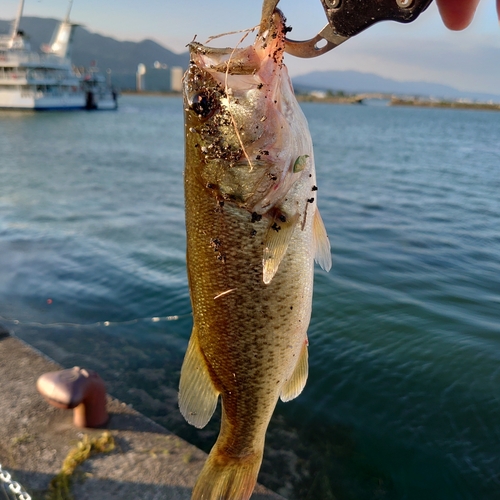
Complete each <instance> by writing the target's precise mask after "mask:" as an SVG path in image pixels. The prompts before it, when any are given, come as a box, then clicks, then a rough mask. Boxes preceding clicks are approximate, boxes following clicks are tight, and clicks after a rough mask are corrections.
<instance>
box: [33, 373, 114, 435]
mask: <svg viewBox="0 0 500 500" xmlns="http://www.w3.org/2000/svg"><path fill="white" fill-rule="evenodd" d="M36 387H37V389H38V392H39V393H40V394H41V395H42V396H43V397H44V398H45V399H46V400H47V402H49V403H50V404H51V405H52V406H55V407H56V408H62V409H65V410H71V409H74V411H73V423H74V424H75V426H76V427H101V426H103V425H104V424H105V423H106V422H107V421H108V418H109V416H108V412H107V410H106V386H105V385H104V381H103V380H102V378H101V377H100V376H99V375H98V374H97V373H96V372H95V371H93V370H87V369H85V368H80V367H78V366H75V367H74V368H70V369H68V370H60V371H57V372H48V373H44V374H43V375H41V376H40V377H39V378H38V380H37V383H36Z"/></svg>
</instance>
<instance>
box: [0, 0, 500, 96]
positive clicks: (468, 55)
mask: <svg viewBox="0 0 500 500" xmlns="http://www.w3.org/2000/svg"><path fill="white" fill-rule="evenodd" d="M18 4H19V0H0V19H13V18H14V17H15V15H16V12H17V7H18ZM68 4H69V2H68V0H25V7H24V15H26V16H38V17H51V18H62V17H64V15H65V13H66V11H67V8H68ZM279 7H280V9H281V10H282V11H283V12H284V14H285V16H286V17H287V21H288V25H290V26H292V28H293V31H292V33H291V34H290V38H293V39H296V40H304V39H309V38H312V37H313V36H315V35H316V34H317V33H318V32H319V31H320V30H321V29H322V28H323V27H324V26H325V24H326V17H325V14H324V11H323V8H322V6H321V2H320V0H281V1H280V3H279ZM260 10H261V2H255V1H248V0H247V1H244V2H243V1H238V0H204V1H202V0H183V1H179V0H74V3H73V7H72V11H71V19H72V21H74V22H78V23H80V24H83V25H84V26H85V27H86V29H88V30H89V31H92V32H97V33H100V34H102V35H106V36H112V37H114V38H118V39H120V40H132V41H140V40H143V39H145V38H150V39H153V40H155V41H156V42H158V43H160V44H161V45H163V46H165V47H167V48H168V49H170V50H173V51H174V52H183V51H184V50H186V49H185V46H186V44H187V43H189V42H190V41H191V40H192V39H193V37H194V35H197V40H198V41H200V42H205V40H206V39H207V38H208V37H210V36H212V35H217V34H221V33H226V32H229V31H236V30H245V29H247V28H251V27H253V26H255V25H257V24H258V23H259V20H260ZM241 36H242V35H241V34H240V35H238V36H237V37H234V36H233V37H227V38H222V39H220V40H216V41H215V42H214V43H213V45H219V46H228V45H234V43H235V42H238V41H239V40H240V38H241ZM253 38H254V36H253V35H249V36H248V38H247V39H246V40H245V42H244V44H249V43H251V42H253ZM285 63H286V64H287V66H288V68H289V71H290V74H291V75H292V76H295V75H299V74H304V73H308V72H310V71H313V70H330V69H334V70H355V71H361V72H365V73H375V74H377V75H380V76H383V77H386V78H392V79H395V80H399V81H427V82H433V83H442V84H445V85H451V86H453V87H455V88H457V89H459V90H464V91H472V92H487V93H493V94H500V27H499V24H498V20H497V16H496V11H495V1H494V0H481V3H480V5H479V9H478V11H477V13H476V16H475V18H474V20H473V22H472V24H471V26H469V27H468V28H467V29H465V30H464V31H461V32H452V31H449V30H448V29H447V28H445V27H444V25H443V23H442V21H441V18H440V17H439V14H438V12H437V8H436V6H435V4H432V5H431V6H430V7H429V9H428V10H427V11H426V12H424V13H423V14H421V16H420V17H419V18H418V19H417V20H416V21H415V22H413V23H411V24H406V25H403V24H398V23H395V22H382V23H379V24H377V25H375V26H372V27H371V28H369V29H367V30H366V31H365V32H363V33H361V34H360V35H357V36H356V37H353V38H351V39H350V40H348V41H347V42H345V43H344V44H342V45H341V46H339V47H337V48H336V49H334V50H332V51H330V52H328V53H327V54H325V55H323V56H321V57H318V58H314V59H307V60H304V59H299V58H296V57H293V56H287V57H286V58H285Z"/></svg>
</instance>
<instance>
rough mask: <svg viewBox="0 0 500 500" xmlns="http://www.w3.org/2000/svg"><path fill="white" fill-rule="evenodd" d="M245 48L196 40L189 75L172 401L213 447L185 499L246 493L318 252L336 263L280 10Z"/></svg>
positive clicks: (300, 338)
mask: <svg viewBox="0 0 500 500" xmlns="http://www.w3.org/2000/svg"><path fill="white" fill-rule="evenodd" d="M268 22H269V25H268V26H267V27H262V26H261V30H260V32H259V34H258V35H257V38H256V41H255V43H254V44H253V45H252V46H250V47H246V48H241V49H214V48H208V47H205V46H203V45H200V44H198V43H191V44H190V55H191V63H190V66H189V69H188V71H187V73H186V75H185V77H184V108H185V135H186V165H185V177H184V182H185V201H186V231H187V265H188V278H189V286H190V293H191V302H192V307H193V317H194V324H193V331H192V334H191V338H190V341H189V345H188V348H187V352H186V356H185V359H184V363H183V366H182V371H181V378H180V388H179V406H180V410H181V412H182V414H183V415H184V417H185V418H186V420H187V421H188V422H189V423H191V424H193V425H195V426H196V427H199V428H201V427H203V426H205V425H206V424H207V422H208V421H209V420H210V418H211V416H212V414H213V412H214V410H215V408H216V405H217V401H218V398H219V395H220V397H221V400H222V423H221V430H220V434H219V437H218V438H217V441H216V443H215V445H214V447H213V448H212V451H211V452H210V454H209V457H208V459H207V462H206V464H205V466H204V468H203V470H202V472H201V474H200V476H199V478H198V480H197V483H196V485H195V488H194V490H193V495H192V498H193V499H196V500H198V499H205V500H215V499H218V500H219V499H227V500H245V499H248V498H250V496H251V494H252V491H253V489H254V486H255V483H256V480H257V474H258V471H259V469H260V465H261V462H262V454H263V449H264V439H265V433H266V429H267V426H268V424H269V421H270V419H271V416H272V413H273V411H274V408H275V406H276V403H277V401H278V398H281V399H282V400H283V401H289V400H291V399H293V398H295V397H296V396H298V395H299V394H300V392H301V391H302V389H303V387H304V385H305V383H306V379H307V373H308V362H307V327H308V325H309V320H310V316H311V302H312V291H313V264H314V258H315V257H316V259H317V260H318V262H319V263H320V265H322V267H323V268H325V269H327V270H328V269H329V268H330V266H331V254H330V244H329V242H328V238H327V235H326V231H325V228H324V225H323V223H322V221H321V218H320V215H319V212H318V209H317V187H316V177H315V170H314V161H313V151H312V141H311V137H310V134H309V130H308V126H307V122H306V119H305V117H304V115H303V113H302V111H301V109H300V107H299V104H298V103H297V101H296V99H295V96H294V94H293V89H292V86H291V82H290V79H289V77H288V74H287V70H286V67H285V66H284V65H283V61H282V59H283V53H284V44H285V25H284V19H283V16H282V15H281V13H280V12H279V11H275V12H274V14H273V15H272V17H271V19H270V20H269V21H268Z"/></svg>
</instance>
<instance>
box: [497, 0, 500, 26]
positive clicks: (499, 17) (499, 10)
mask: <svg viewBox="0 0 500 500" xmlns="http://www.w3.org/2000/svg"><path fill="white" fill-rule="evenodd" d="M497 15H498V21H499V22H500V0H497Z"/></svg>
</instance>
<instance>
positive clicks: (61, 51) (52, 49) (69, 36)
mask: <svg viewBox="0 0 500 500" xmlns="http://www.w3.org/2000/svg"><path fill="white" fill-rule="evenodd" d="M72 6H73V0H70V2H69V6H68V12H67V13H66V17H65V18H64V21H61V22H60V23H59V26H58V27H57V28H56V30H55V31H54V34H53V35H52V40H51V41H50V44H49V46H48V48H47V49H46V50H44V51H45V52H47V53H49V54H54V55H56V56H58V57H62V58H63V59H66V58H68V59H71V46H72V43H73V33H74V31H75V28H76V27H77V26H78V24H74V23H72V22H71V21H70V20H69V15H70V13H71V7H72Z"/></svg>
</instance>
